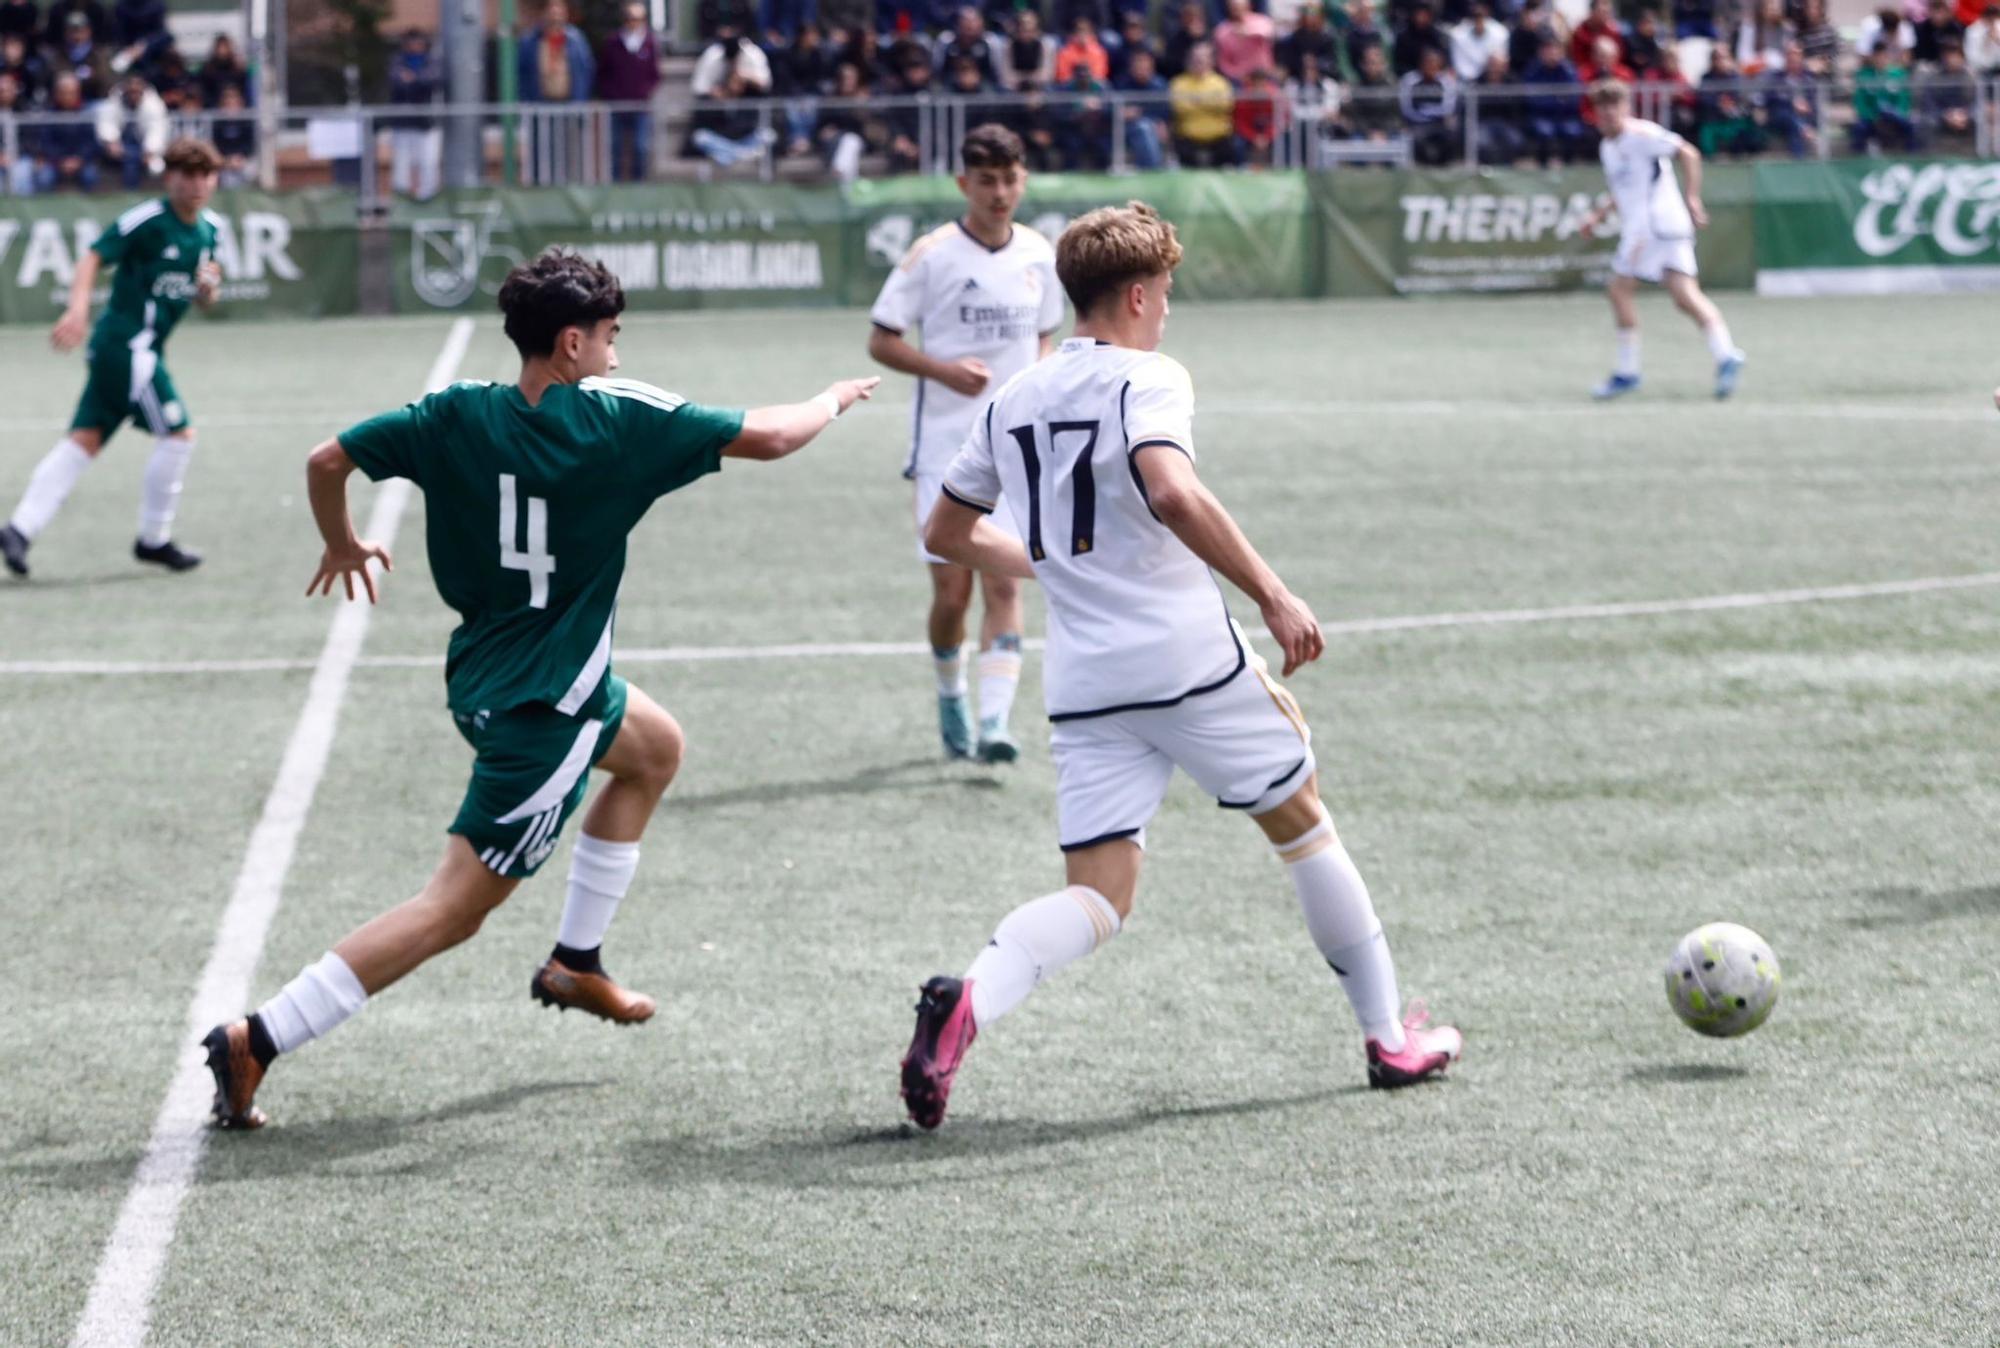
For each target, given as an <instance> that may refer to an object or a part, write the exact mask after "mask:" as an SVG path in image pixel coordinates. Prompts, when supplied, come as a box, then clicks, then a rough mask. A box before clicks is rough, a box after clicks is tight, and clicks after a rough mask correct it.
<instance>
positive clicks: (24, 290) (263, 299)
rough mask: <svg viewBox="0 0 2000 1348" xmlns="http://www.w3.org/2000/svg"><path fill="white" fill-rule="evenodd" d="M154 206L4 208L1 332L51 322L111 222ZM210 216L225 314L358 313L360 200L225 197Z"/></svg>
mask: <svg viewBox="0 0 2000 1348" xmlns="http://www.w3.org/2000/svg"><path fill="white" fill-rule="evenodd" d="M148 199H149V198H147V197H144V196H134V195H127V194H120V195H112V196H87V197H86V196H56V195H51V196H39V197H7V198H4V199H0V323H22V322H31V323H52V322H54V321H55V319H56V318H57V316H58V315H60V314H61V313H62V309H63V305H64V304H65V303H67V302H68V299H69V286H70V282H71V280H72V279H73V278H74V277H75V275H76V262H77V257H78V255H79V254H81V253H82V252H83V251H84V250H85V249H87V248H89V247H90V245H91V242H92V241H93V240H94V239H96V238H97V236H98V234H99V233H101V232H102V231H103V230H104V229H106V228H108V227H109V226H110V224H111V222H112V221H114V220H116V219H117V218H118V217H119V216H120V215H121V214H123V213H124V212H125V211H126V210H128V209H130V208H131V207H132V206H133V205H134V204H136V203H138V202H141V201H145V200H148ZM211 209H212V210H214V211H215V213H216V214H217V215H218V216H220V217H221V219H222V225H221V228H220V229H219V230H218V231H217V239H216V261H217V262H219V263H220V264H221V266H222V277H223V287H222V299H223V308H222V309H220V310H218V311H217V312H218V313H219V314H229V315H233V316H236V317H246V316H247V317H255V316H258V315H261V314H277V315H282V316H284V317H289V318H305V317H316V316H319V315H323V314H351V313H353V312H354V311H355V309H356V307H357V305H358V297H357V294H356V289H355V278H356V246H355V241H356V236H355V231H354V194H353V193H351V192H343V191H319V190H309V191H302V192H287V193H284V194H282V195H276V194H271V193H265V192H253V191H230V192H220V193H217V194H216V198H215V201H214V203H213V204H212V206H211ZM105 289H107V290H108V289H109V286H108V284H107V285H106V287H105Z"/></svg>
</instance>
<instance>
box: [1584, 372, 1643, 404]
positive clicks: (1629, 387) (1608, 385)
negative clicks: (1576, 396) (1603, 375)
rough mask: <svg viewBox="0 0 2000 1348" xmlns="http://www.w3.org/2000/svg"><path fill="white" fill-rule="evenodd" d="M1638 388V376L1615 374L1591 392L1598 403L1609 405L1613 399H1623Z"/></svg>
mask: <svg viewBox="0 0 2000 1348" xmlns="http://www.w3.org/2000/svg"><path fill="white" fill-rule="evenodd" d="M1638 387H1639V376H1638V375H1636V374H1614V375H1612V376H1611V377H1610V378H1609V379H1607V380H1605V381H1604V382H1603V383H1601V384H1599V385H1598V386H1597V387H1596V388H1594V389H1592V390H1591V391H1590V396H1591V397H1593V398H1595V399H1597V401H1599V402H1601V403H1608V402H1610V401H1611V400H1612V399H1613V398H1622V397H1624V396H1625V395H1626V394H1628V393H1632V392H1635V391H1637V389H1638Z"/></svg>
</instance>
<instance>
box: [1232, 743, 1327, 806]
mask: <svg viewBox="0 0 2000 1348" xmlns="http://www.w3.org/2000/svg"><path fill="white" fill-rule="evenodd" d="M1310 757H1311V755H1310V754H1308V755H1307V756H1306V758H1301V759H1300V760H1299V761H1298V762H1296V763H1294V764H1292V765H1291V766H1290V767H1289V768H1286V769H1285V770H1284V771H1283V772H1281V773H1279V774H1278V775H1277V776H1275V777H1273V778H1272V779H1271V782H1270V785H1268V786H1266V787H1265V788H1264V789H1263V790H1262V791H1259V792H1258V793H1257V796H1256V799H1255V800H1221V799H1218V800H1217V801H1216V802H1215V803H1216V804H1217V805H1220V806H1221V807H1222V808H1223V809H1225V810H1247V809H1249V808H1250V807H1251V806H1252V805H1255V804H1256V803H1257V801H1259V800H1262V799H1264V797H1266V796H1268V795H1270V794H1271V793H1272V792H1273V791H1275V790H1277V789H1278V788H1279V787H1281V786H1283V785H1284V784H1285V783H1286V782H1289V781H1290V780H1291V779H1292V778H1294V777H1296V776H1298V775H1299V769H1300V768H1303V767H1304V766H1305V765H1306V761H1307V759H1308V758H1310Z"/></svg>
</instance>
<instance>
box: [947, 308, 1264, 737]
mask: <svg viewBox="0 0 2000 1348" xmlns="http://www.w3.org/2000/svg"><path fill="white" fill-rule="evenodd" d="M1148 445H1159V446H1165V447H1168V448H1169V449H1171V450H1173V451H1178V452H1179V453H1183V454H1186V455H1187V456H1188V457H1189V458H1190V459H1192V458H1193V457H1194V385H1193V382H1192V381H1191V380H1190V379H1189V378H1188V372H1187V371H1186V370H1185V369H1184V368H1182V366H1181V364H1180V362H1179V361H1176V360H1174V359H1173V358H1172V357H1171V356H1163V355H1161V354H1159V353H1158V352H1155V351H1135V350H1132V349H1130V348H1128V347H1120V346H1111V345H1109V344H1107V343H1102V342H1098V341H1095V340H1093V339H1091V338H1086V337H1073V338H1071V339H1070V340H1068V341H1066V342H1064V343H1063V344H1062V345H1061V346H1060V347H1059V348H1058V349H1057V351H1056V353H1055V354H1054V355H1052V356H1050V357H1049V359H1047V360H1045V361H1042V362H1040V363H1039V364H1037V365H1034V366H1032V367H1031V368H1029V369H1028V370H1026V371H1025V372H1023V373H1022V374H1019V375H1017V376H1015V378H1014V379H1012V380H1011V381H1009V382H1008V383H1007V384H1006V385H1004V386H1003V387H1002V388H1001V389H1000V391H999V393H998V394H996V395H995V397H994V398H993V401H992V402H991V403H990V404H988V405H987V408H986V410H985V412H984V414H983V415H981V416H980V417H979V418H978V419H977V420H976V421H975V422H974V424H973V427H972V431H971V434H970V435H968V436H967V437H966V441H965V448H964V449H963V450H962V451H961V452H960V453H959V455H958V457H957V458H956V459H955V460H953V462H952V465H951V468H950V471H948V472H947V473H946V474H945V480H944V490H945V493H946V494H947V495H949V496H951V497H952V498H953V499H954V500H956V501H958V502H960V503H961V504H963V505H968V506H971V507H972V508H973V509H975V510H984V511H991V510H992V509H993V508H994V506H995V504H996V503H998V502H1001V498H1002V497H1003V496H1004V497H1005V501H1004V504H1003V505H1002V508H1004V509H1006V510H1008V511H1009V512H1011V514H1012V515H1013V518H1014V522H1015V524H1016V525H1018V526H1019V530H1020V535H1021V537H1022V539H1024V540H1025V541H1026V544H1027V549H1028V557H1029V559H1030V560H1031V561H1033V563H1034V565H1035V578H1036V579H1037V580H1039V581H1040V582H1041V583H1042V591H1043V593H1044V595H1046V596H1047V600H1048V614H1049V636H1048V649H1047V651H1046V652H1045V654H1044V656H1043V662H1042V685H1043V689H1044V692H1045V695H1046V698H1047V702H1048V710H1049V719H1051V720H1054V721H1066V720H1075V719H1080V718H1082V717H1086V716H1102V715H1106V714H1109V713H1111V712H1117V711H1129V710H1134V709H1139V708H1151V707H1164V706H1171V705H1172V704H1174V703H1175V702H1179V701H1181V700H1182V699H1184V698H1188V697H1193V696H1198V695H1200V694H1202V693H1206V692H1211V691H1213V690H1214V689H1216V688H1218V687H1221V686H1222V685H1223V684H1225V683H1227V682H1229V680H1230V679H1232V678H1234V677H1235V676H1236V675H1237V674H1238V673H1240V672H1241V671H1242V669H1243V666H1244V663H1245V657H1244V653H1243V647H1242V645H1241V644H1240V642H1239V641H1238V639H1237V635H1236V629H1235V626H1234V624H1233V623H1231V621H1230V618H1229V611H1228V609H1227V608H1226V607H1225V606H1224V604H1223V600H1222V591H1221V589H1220V588H1219V587H1218V586H1217V584H1216V581H1215V578H1214V577H1213V576H1212V575H1210V574H1209V570H1208V567H1207V565H1206V564H1205V563H1203V562H1202V560H1201V559H1200V558H1199V557H1196V556H1195V555H1194V553H1192V552H1190V551H1189V550H1188V547H1187V545H1186V544H1184V543H1182V542H1181V541H1180V539H1178V538H1176V537H1175V536H1174V534H1173V532H1172V531H1171V530H1169V529H1168V528H1167V526H1166V525H1164V524H1162V523H1160V521H1159V519H1158V518H1157V517H1156V516H1155V515H1154V514H1153V510H1152V507H1151V506H1150V505H1149V504H1148V503H1147V500H1146V489H1145V484H1144V480H1143V479H1142V478H1141V477H1140V476H1139V468H1138V464H1137V463H1136V462H1135V461H1134V458H1133V456H1134V455H1135V454H1136V453H1137V452H1138V451H1139V450H1140V449H1143V448H1145V447H1146V446H1148ZM1155 452H1156V453H1157V452H1165V451H1163V450H1156V451H1155Z"/></svg>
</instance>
